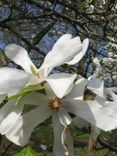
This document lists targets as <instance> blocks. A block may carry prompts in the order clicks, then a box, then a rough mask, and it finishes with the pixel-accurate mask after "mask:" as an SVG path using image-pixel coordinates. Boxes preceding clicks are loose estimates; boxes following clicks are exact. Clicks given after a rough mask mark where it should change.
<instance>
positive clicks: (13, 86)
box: [0, 67, 30, 94]
mask: <svg viewBox="0 0 117 156" xmlns="http://www.w3.org/2000/svg"><path fill="white" fill-rule="evenodd" d="M29 80H30V74H28V73H26V72H24V71H21V70H18V69H13V68H7V67H6V68H0V94H4V93H9V92H17V91H19V90H20V89H22V88H23V87H24V86H25V85H26V84H27V83H28V81H29Z"/></svg>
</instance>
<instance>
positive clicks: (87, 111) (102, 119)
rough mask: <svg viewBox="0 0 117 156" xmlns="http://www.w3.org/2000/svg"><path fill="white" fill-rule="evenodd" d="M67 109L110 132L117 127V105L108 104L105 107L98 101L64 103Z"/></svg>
mask: <svg viewBox="0 0 117 156" xmlns="http://www.w3.org/2000/svg"><path fill="white" fill-rule="evenodd" d="M64 106H65V108H66V109H67V110H68V111H69V112H71V113H73V114H75V115H77V116H79V117H80V118H83V119H84V120H86V121H88V122H89V123H91V124H93V125H94V126H96V127H98V128H100V129H102V130H104V131H110V130H112V129H115V128H116V127H117V113H116V112H117V105H116V104H115V103H113V102H106V105H105V106H102V104H99V103H98V102H97V101H87V102H86V101H80V100H71V102H70V103H69V102H68V101H66V103H64Z"/></svg>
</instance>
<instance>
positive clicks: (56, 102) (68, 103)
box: [4, 78, 117, 156]
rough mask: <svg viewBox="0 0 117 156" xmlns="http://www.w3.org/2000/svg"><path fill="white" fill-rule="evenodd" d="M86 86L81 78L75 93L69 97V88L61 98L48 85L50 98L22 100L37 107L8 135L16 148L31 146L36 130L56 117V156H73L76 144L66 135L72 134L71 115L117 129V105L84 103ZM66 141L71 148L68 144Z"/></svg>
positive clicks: (30, 96) (31, 95) (40, 96)
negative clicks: (32, 135) (34, 130)
mask: <svg viewBox="0 0 117 156" xmlns="http://www.w3.org/2000/svg"><path fill="white" fill-rule="evenodd" d="M86 83H87V81H86V80H85V79H84V78H79V79H78V80H77V81H76V82H75V85H74V87H73V84H72V85H71V86H69V88H72V87H73V89H72V91H71V92H70V93H69V94H67V93H68V91H69V88H68V91H67V90H64V93H63V94H62V96H61V98H59V97H58V96H57V95H56V94H55V92H53V91H52V90H51V89H50V87H49V86H48V84H45V86H46V95H43V94H41V93H35V92H33V93H29V94H27V95H26V96H25V97H24V98H22V103H24V104H31V105H36V106H37V107H36V108H35V109H33V110H32V111H30V112H28V113H25V114H23V115H22V116H20V117H19V118H18V120H17V121H16V123H15V124H14V126H13V127H12V128H11V129H10V130H8V131H7V132H5V133H4V134H5V135H6V137H7V138H8V139H9V140H11V141H12V142H14V143H15V144H17V145H21V146H24V145H25V144H27V142H28V140H29V137H30V135H31V133H32V131H33V129H34V128H35V127H36V126H37V125H38V124H40V123H42V122H43V121H45V120H46V119H48V118H49V117H50V116H52V121H53V130H54V137H55V138H54V147H53V152H54V156H60V155H61V156H62V155H64V154H65V152H66V154H67V152H68V153H69V155H70V156H72V155H73V144H72V143H73V142H72V139H71V135H70V134H69V135H67V134H66V133H69V130H68V127H67V126H68V125H69V124H70V123H71V121H72V119H71V117H70V116H69V112H70V113H72V114H75V115H76V116H78V117H80V118H82V119H83V120H86V121H87V122H89V123H91V124H92V125H94V126H95V127H98V128H100V129H102V130H105V131H110V130H112V129H114V128H116V125H117V120H116V119H117V114H116V111H117V105H116V104H115V103H114V102H109V101H108V102H106V105H105V106H102V105H100V104H99V102H98V101H96V100H94V101H83V100H81V98H82V96H83V89H84V88H85V86H86ZM80 88H81V91H80ZM53 90H54V88H53ZM55 90H57V88H55ZM58 90H59V88H58ZM58 92H60V90H59V91H58ZM62 92H63V91H62ZM66 94H67V95H66ZM65 95H66V96H65ZM110 103H111V104H110ZM104 112H106V113H104ZM108 123H109V124H108ZM67 130H68V131H67ZM61 134H62V135H61ZM65 139H66V144H67V147H68V148H66V145H65V144H64V142H65Z"/></svg>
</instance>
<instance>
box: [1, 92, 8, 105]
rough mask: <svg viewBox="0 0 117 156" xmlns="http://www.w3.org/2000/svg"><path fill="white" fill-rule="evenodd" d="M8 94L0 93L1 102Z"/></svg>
mask: <svg viewBox="0 0 117 156" xmlns="http://www.w3.org/2000/svg"><path fill="white" fill-rule="evenodd" d="M6 96H7V95H6V94H1V95H0V104H1V103H2V102H3V100H4V99H5V97H6Z"/></svg>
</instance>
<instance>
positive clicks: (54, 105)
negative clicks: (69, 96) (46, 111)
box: [49, 97, 61, 110]
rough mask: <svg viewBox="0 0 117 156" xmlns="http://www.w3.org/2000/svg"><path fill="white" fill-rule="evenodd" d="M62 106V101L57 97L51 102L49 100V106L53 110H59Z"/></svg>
mask: <svg viewBox="0 0 117 156" xmlns="http://www.w3.org/2000/svg"><path fill="white" fill-rule="evenodd" d="M60 105H61V100H60V99H59V98H58V97H55V98H52V99H51V100H49V106H50V107H51V108H52V109H53V110H58V109H59V107H60Z"/></svg>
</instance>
